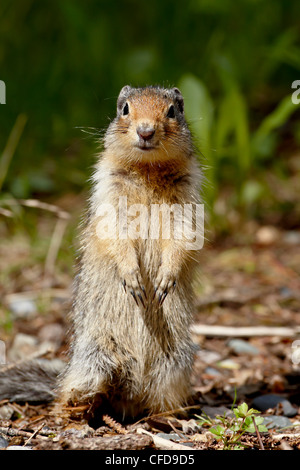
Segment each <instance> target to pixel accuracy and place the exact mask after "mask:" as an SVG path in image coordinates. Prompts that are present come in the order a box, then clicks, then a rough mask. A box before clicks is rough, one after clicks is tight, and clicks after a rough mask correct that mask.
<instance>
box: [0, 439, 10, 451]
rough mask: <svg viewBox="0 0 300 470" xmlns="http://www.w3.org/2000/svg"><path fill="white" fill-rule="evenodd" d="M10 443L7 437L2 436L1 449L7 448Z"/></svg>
mask: <svg viewBox="0 0 300 470" xmlns="http://www.w3.org/2000/svg"><path fill="white" fill-rule="evenodd" d="M8 444H9V442H8V441H7V440H6V439H5V437H3V436H0V449H5V448H6V447H7V446H8Z"/></svg>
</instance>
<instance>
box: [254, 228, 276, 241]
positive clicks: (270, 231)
mask: <svg viewBox="0 0 300 470" xmlns="http://www.w3.org/2000/svg"><path fill="white" fill-rule="evenodd" d="M278 238H279V231H278V230H277V229H276V227H273V226H271V225H265V226H263V227H260V228H259V229H258V230H257V232H256V241H257V243H259V245H264V246H268V245H272V244H273V243H275V242H277V240H278Z"/></svg>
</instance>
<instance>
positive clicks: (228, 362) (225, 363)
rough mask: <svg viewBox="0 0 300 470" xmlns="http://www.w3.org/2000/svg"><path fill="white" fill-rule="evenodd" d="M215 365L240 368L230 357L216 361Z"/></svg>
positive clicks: (225, 367) (224, 367)
mask: <svg viewBox="0 0 300 470" xmlns="http://www.w3.org/2000/svg"><path fill="white" fill-rule="evenodd" d="M217 366H219V367H222V369H240V367H241V366H240V364H238V363H237V362H235V361H233V360H232V359H224V361H220V362H218V363H217Z"/></svg>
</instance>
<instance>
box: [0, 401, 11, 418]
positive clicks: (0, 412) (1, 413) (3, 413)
mask: <svg viewBox="0 0 300 470" xmlns="http://www.w3.org/2000/svg"><path fill="white" fill-rule="evenodd" d="M13 414H14V409H13V408H12V407H11V406H9V405H3V406H1V408H0V419H1V420H2V419H10V418H11V417H12V415H13Z"/></svg>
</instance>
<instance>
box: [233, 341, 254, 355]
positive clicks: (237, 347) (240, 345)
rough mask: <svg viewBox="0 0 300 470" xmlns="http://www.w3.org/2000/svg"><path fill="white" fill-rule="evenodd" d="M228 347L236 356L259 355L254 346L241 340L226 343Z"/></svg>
mask: <svg viewBox="0 0 300 470" xmlns="http://www.w3.org/2000/svg"><path fill="white" fill-rule="evenodd" d="M228 346H229V347H230V348H231V349H232V351H234V352H235V353H236V354H250V355H251V356H256V355H257V354H259V350H258V349H257V348H256V347H255V346H253V345H252V344H251V343H249V342H248V341H245V340H243V339H237V338H233V339H231V340H230V341H228Z"/></svg>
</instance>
